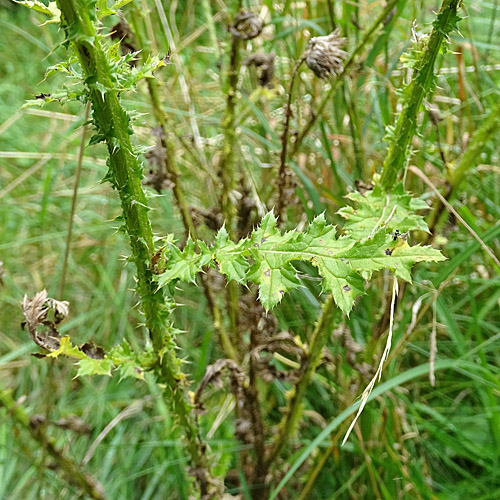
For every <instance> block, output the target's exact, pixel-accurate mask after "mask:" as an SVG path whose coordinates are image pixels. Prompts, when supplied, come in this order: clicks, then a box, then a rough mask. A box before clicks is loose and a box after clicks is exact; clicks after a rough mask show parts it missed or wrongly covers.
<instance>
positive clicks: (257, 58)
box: [243, 52, 276, 87]
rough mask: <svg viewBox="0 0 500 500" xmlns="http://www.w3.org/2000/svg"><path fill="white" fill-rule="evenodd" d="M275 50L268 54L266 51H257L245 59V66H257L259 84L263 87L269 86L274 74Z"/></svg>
mask: <svg viewBox="0 0 500 500" xmlns="http://www.w3.org/2000/svg"><path fill="white" fill-rule="evenodd" d="M275 57H276V55H275V54H274V52H270V53H269V54H266V53H264V52H256V53H255V54H250V55H249V56H248V57H247V58H246V59H245V60H244V61H243V64H244V65H245V66H255V67H256V68H257V69H258V71H259V84H260V85H261V87H267V86H268V85H269V84H270V83H271V80H272V79H273V76H274V59H275Z"/></svg>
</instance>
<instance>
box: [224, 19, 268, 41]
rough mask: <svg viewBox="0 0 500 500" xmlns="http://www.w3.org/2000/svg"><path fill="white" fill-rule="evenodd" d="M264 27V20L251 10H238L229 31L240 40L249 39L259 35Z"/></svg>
mask: <svg viewBox="0 0 500 500" xmlns="http://www.w3.org/2000/svg"><path fill="white" fill-rule="evenodd" d="M263 28H264V21H263V20H262V19H261V18H260V17H259V16H257V15H255V14H252V13H251V12H239V13H238V14H237V15H236V17H235V18H234V23H233V24H232V26H231V27H230V28H229V31H231V33H232V34H233V36H235V37H236V38H239V39H240V40H251V39H252V38H255V37H256V36H259V35H260V33H261V32H262V29H263Z"/></svg>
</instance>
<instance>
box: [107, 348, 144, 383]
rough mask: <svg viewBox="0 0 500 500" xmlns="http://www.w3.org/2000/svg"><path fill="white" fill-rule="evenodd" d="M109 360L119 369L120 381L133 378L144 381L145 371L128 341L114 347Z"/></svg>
mask: <svg viewBox="0 0 500 500" xmlns="http://www.w3.org/2000/svg"><path fill="white" fill-rule="evenodd" d="M108 358H109V359H111V361H112V362H113V364H114V365H115V366H116V367H117V368H118V371H119V372H120V379H123V378H126V377H133V378H137V379H139V380H144V369H143V368H142V367H141V363H140V361H139V359H138V356H137V355H136V354H134V352H132V349H131V348H130V345H129V343H128V342H127V341H126V340H124V341H123V342H122V343H121V344H119V345H116V346H114V347H113V348H112V349H111V351H110V352H109V354H108Z"/></svg>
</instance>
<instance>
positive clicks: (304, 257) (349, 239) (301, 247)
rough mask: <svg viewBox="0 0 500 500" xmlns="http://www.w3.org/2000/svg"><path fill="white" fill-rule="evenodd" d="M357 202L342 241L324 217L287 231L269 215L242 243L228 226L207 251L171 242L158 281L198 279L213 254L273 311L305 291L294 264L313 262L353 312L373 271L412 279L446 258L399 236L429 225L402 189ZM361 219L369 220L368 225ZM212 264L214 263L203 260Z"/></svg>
mask: <svg viewBox="0 0 500 500" xmlns="http://www.w3.org/2000/svg"><path fill="white" fill-rule="evenodd" d="M351 199H352V200H353V201H355V202H357V203H358V205H359V207H358V209H357V210H359V211H360V212H361V214H359V212H356V210H355V209H354V208H351V209H348V210H346V211H345V212H344V216H346V215H347V217H348V218H350V220H348V223H347V224H346V234H345V235H344V236H341V237H337V234H336V229H335V227H334V226H331V225H329V224H327V222H326V219H325V217H324V215H320V216H318V217H316V218H315V219H314V220H313V221H312V223H311V224H310V226H309V228H308V230H307V231H306V232H302V233H300V232H298V231H295V230H294V231H289V232H287V233H285V234H281V232H280V231H279V229H278V228H277V227H276V218H275V216H274V215H273V214H272V213H269V214H267V215H266V216H265V217H264V218H263V220H262V223H261V224H260V226H259V227H258V228H256V229H255V230H254V231H253V232H252V234H251V235H250V237H249V238H244V239H242V240H241V241H239V242H238V243H233V242H232V241H231V240H230V239H229V237H228V234H227V231H226V230H225V228H222V229H221V230H220V231H219V233H218V234H217V237H216V240H215V243H214V245H213V246H212V247H211V248H210V249H209V248H207V247H206V246H204V247H203V249H202V251H201V253H199V252H198V253H197V252H196V251H195V250H194V247H191V246H189V248H188V245H187V246H186V249H184V251H183V252H181V251H180V250H178V249H176V247H174V246H173V245H172V248H171V249H170V250H169V251H170V254H169V255H170V256H171V257H169V258H170V260H169V262H168V269H167V271H166V273H165V274H163V275H162V276H161V277H160V283H163V284H165V283H168V282H169V281H170V280H172V279H183V280H184V281H192V279H194V274H195V273H196V272H198V271H199V270H201V265H200V261H201V259H202V258H204V259H207V258H209V257H210V256H211V258H212V259H213V260H214V261H215V263H216V264H218V266H219V269H220V271H221V272H222V273H223V274H224V275H225V276H226V277H227V278H228V279H230V280H235V281H238V282H240V283H245V282H246V281H251V282H253V283H255V284H256V285H258V286H259V300H260V301H261V303H262V305H263V306H264V308H265V309H266V310H269V309H271V308H272V307H274V306H275V305H276V304H278V303H279V302H280V301H281V299H282V298H283V296H284V294H285V293H286V292H288V291H289V290H292V289H294V288H297V287H298V286H300V280H299V279H298V278H297V275H296V274H297V273H296V270H295V268H294V267H293V261H308V262H311V263H312V264H313V265H314V266H315V267H316V268H317V269H318V273H319V275H320V276H321V278H322V279H323V282H322V286H323V291H325V292H329V293H331V294H332V295H333V298H334V300H335V302H336V304H337V305H338V307H339V308H340V309H341V310H342V311H343V312H344V313H347V314H348V313H349V312H350V311H351V309H352V307H353V305H354V300H355V299H356V297H357V296H359V295H361V294H363V293H364V280H365V278H369V277H370V276H371V273H372V272H374V271H378V270H381V269H391V270H393V271H394V272H395V274H396V276H398V277H400V278H402V279H405V280H407V281H411V269H412V267H413V265H414V264H415V263H416V262H421V261H439V260H443V259H444V257H443V256H442V255H441V253H440V252H439V251H438V250H435V249H433V248H431V247H420V246H415V247H410V246H409V245H408V243H407V242H406V240H405V239H404V238H403V237H402V236H401V235H396V236H395V235H394V233H393V231H395V228H397V229H399V231H400V232H401V231H405V232H406V231H408V230H410V229H425V228H426V227H427V226H425V223H424V222H423V219H422V217H420V216H417V215H415V213H414V210H417V209H422V208H424V207H427V205H426V204H425V202H423V201H422V200H416V201H415V200H412V198H411V197H410V196H409V195H408V194H407V193H405V192H404V190H403V189H402V187H396V188H395V190H394V193H392V194H391V195H386V194H385V193H382V191H381V190H377V189H375V190H373V192H370V193H369V194H368V195H367V196H362V195H361V194H359V193H356V194H352V195H351ZM373 206H375V209H374V210H373V209H372V208H373ZM385 214H387V215H385ZM359 215H365V216H366V217H371V221H370V224H365V222H364V219H363V218H362V217H359ZM372 222H374V224H375V225H374V226H373V224H372ZM396 226H397V227H396ZM372 233H373V234H372ZM206 264H208V261H204V265H206Z"/></svg>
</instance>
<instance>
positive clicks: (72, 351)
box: [46, 335, 87, 359]
mask: <svg viewBox="0 0 500 500" xmlns="http://www.w3.org/2000/svg"><path fill="white" fill-rule="evenodd" d="M61 355H63V356H69V357H71V358H78V359H84V358H86V357H87V356H86V355H85V354H84V353H83V352H82V351H80V349H78V347H76V346H74V345H73V344H72V343H71V339H70V338H69V336H68V335H66V336H65V337H61V343H60V346H59V349H56V350H55V351H52V352H50V353H49V354H47V356H46V357H47V358H57V357H58V356H61Z"/></svg>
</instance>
